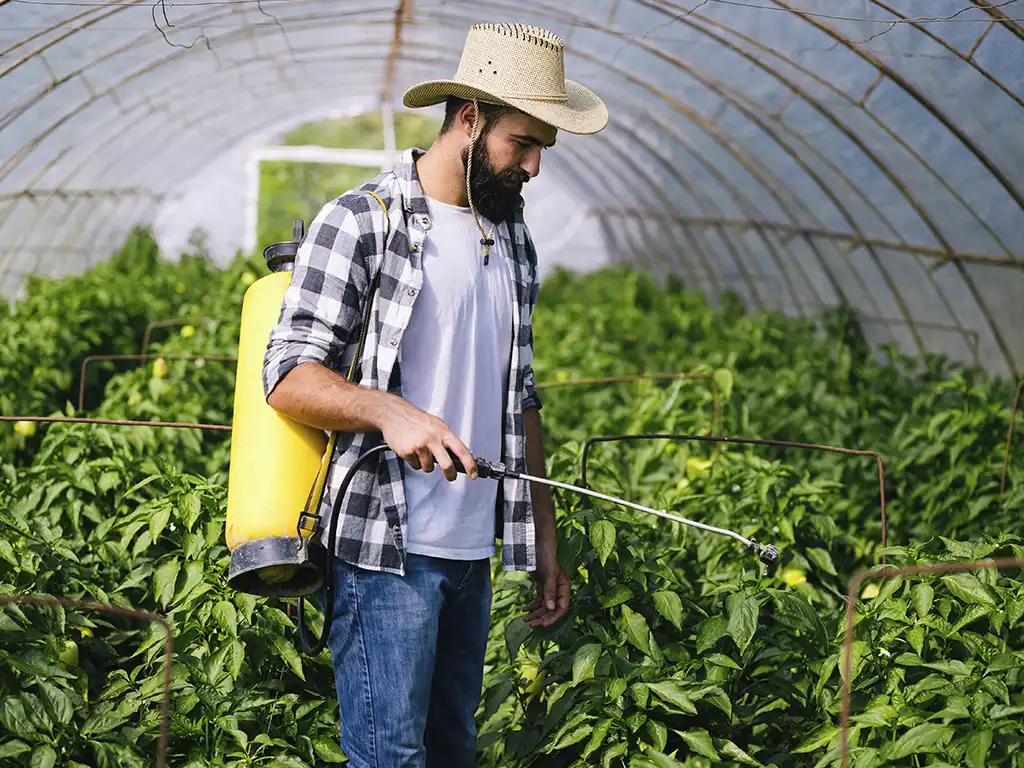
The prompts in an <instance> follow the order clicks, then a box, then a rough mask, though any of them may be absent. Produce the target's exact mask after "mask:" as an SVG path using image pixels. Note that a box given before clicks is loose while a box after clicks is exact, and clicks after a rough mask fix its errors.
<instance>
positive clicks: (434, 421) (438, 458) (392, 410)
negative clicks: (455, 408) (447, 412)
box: [380, 395, 477, 482]
mask: <svg viewBox="0 0 1024 768" xmlns="http://www.w3.org/2000/svg"><path fill="white" fill-rule="evenodd" d="M388 399H389V401H390V402H389V403H388V407H387V409H386V412H385V414H384V417H383V418H382V419H381V423H380V430H381V433H382V434H383V436H384V441H385V442H386V443H387V444H388V446H389V447H390V448H391V450H393V451H394V452H395V453H397V454H398V455H399V456H401V457H402V458H403V459H404V460H405V461H406V462H408V464H409V466H410V467H412V468H413V469H422V470H423V471H424V472H433V471H434V465H435V464H436V465H437V466H439V467H440V468H441V472H442V473H443V474H444V476H445V479H446V480H448V481H449V482H450V481H452V480H454V479H455V478H456V477H458V473H457V472H456V471H455V464H454V462H453V461H452V458H451V456H449V455H448V450H449V449H451V452H452V453H454V454H455V455H456V456H457V457H458V459H459V460H460V461H461V462H462V466H463V467H465V468H466V473H467V475H468V476H469V478H470V479H471V480H475V479H476V478H477V466H476V461H475V460H474V459H473V454H472V453H470V451H469V449H468V448H467V447H466V446H465V444H464V443H463V442H462V441H461V440H460V439H459V438H458V436H457V435H456V434H455V433H454V432H452V431H451V430H450V429H449V428H448V425H447V424H445V423H444V422H443V421H442V420H441V419H439V418H437V417H436V416H432V415H431V414H429V413H426V412H425V411H422V410H420V409H419V408H417V407H416V406H415V405H413V404H412V403H410V402H409V401H408V400H404V399H402V398H401V397H398V396H397V395H391V396H389V397H388Z"/></svg>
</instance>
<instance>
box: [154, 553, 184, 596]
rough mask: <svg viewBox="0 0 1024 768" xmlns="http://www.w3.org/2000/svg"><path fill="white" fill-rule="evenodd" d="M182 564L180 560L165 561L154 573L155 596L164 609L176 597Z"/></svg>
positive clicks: (174, 558) (173, 558)
mask: <svg viewBox="0 0 1024 768" xmlns="http://www.w3.org/2000/svg"><path fill="white" fill-rule="evenodd" d="M180 570H181V563H180V562H179V561H178V558H176V557H172V558H171V559H170V560H165V561H164V562H163V564H162V565H160V567H159V568H157V569H156V571H155V572H154V573H153V595H154V597H156V599H157V601H158V602H159V603H160V605H162V606H163V607H164V608H166V607H167V604H168V603H169V602H170V601H171V597H173V596H174V584H175V582H176V581H177V580H178V571H180Z"/></svg>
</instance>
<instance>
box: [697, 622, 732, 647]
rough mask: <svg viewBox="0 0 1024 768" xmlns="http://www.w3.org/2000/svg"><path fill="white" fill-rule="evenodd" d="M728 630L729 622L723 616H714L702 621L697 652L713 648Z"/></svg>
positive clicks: (698, 634)
mask: <svg viewBox="0 0 1024 768" xmlns="http://www.w3.org/2000/svg"><path fill="white" fill-rule="evenodd" d="M728 631H729V624H728V622H727V621H726V620H725V619H724V618H722V617H721V616H713V617H712V618H710V619H705V620H704V621H702V622H701V624H700V630H699V631H698V632H697V653H699V654H700V653H704V651H706V650H708V649H709V648H712V647H713V646H714V645H715V643H717V642H718V641H719V640H721V639H722V638H723V637H725V635H726V633H727V632H728Z"/></svg>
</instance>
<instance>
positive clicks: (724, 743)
mask: <svg viewBox="0 0 1024 768" xmlns="http://www.w3.org/2000/svg"><path fill="white" fill-rule="evenodd" d="M717 741H718V744H717V747H718V751H719V752H721V753H722V754H723V755H725V756H726V757H731V758H732V759H733V760H736V761H737V762H740V763H743V764H744V765H756V766H758V768H763V766H762V765H761V763H759V762H758V761H757V760H755V759H754V758H752V757H751V756H750V755H748V754H747V753H746V752H744V751H743V750H742V749H740V748H739V747H737V746H736V745H735V744H734V743H733V742H731V741H729V740H728V739H717Z"/></svg>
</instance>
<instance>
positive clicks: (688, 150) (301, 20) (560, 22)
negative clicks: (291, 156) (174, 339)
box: [0, 0, 1024, 374]
mask: <svg viewBox="0 0 1024 768" xmlns="http://www.w3.org/2000/svg"><path fill="white" fill-rule="evenodd" d="M760 4H761V7H753V6H756V5H757V3H749V4H745V5H736V4H726V3H723V2H720V0H707V2H703V3H697V2H688V1H687V2H672V1H670V0H603V1H597V0H589V1H585V0H579V1H577V2H564V0H563V2H561V3H555V2H553V0H526V1H525V2H519V3H511V2H508V0H477V1H476V2H473V3H468V2H465V1H461V2H460V1H459V0H451V1H449V2H445V3H443V4H437V3H433V2H429V1H428V0H421V1H420V2H416V0H391V1H390V2H385V1H384V0H381V1H380V2H360V3H358V4H357V5H356V6H355V7H352V4H349V3H346V4H345V6H346V7H345V8H344V9H343V10H342V9H340V8H339V7H338V4H337V3H329V2H326V1H325V0H289V2H288V3H287V4H285V3H264V4H258V3H255V2H251V3H246V2H235V3H230V4H224V3H216V4H214V3H210V4H203V3H201V2H196V3H190V4H188V5H175V4H168V6H167V8H166V13H167V14H168V15H167V16H166V17H165V16H164V12H165V9H164V8H163V7H160V6H159V4H153V3H150V2H148V1H147V0H116V2H100V1H99V0H97V2H96V3H95V4H94V5H88V4H73V5H69V4H46V3H45V2H43V3H38V4H33V5H29V4H22V3H13V2H10V1H9V0H0V53H2V54H3V56H2V57H0V62H2V63H0V93H2V94H3V95H4V98H3V99H2V100H0V104H3V105H4V106H3V107H2V108H0V112H2V113H0V289H2V290H3V292H4V293H5V294H11V293H13V292H14V289H15V287H16V286H17V284H18V282H19V281H20V279H21V277H22V276H23V275H24V274H28V273H34V272H42V273H44V274H63V273H65V272H73V271H76V270H77V269H81V268H83V267H85V266H87V265H88V264H90V263H93V262H94V261H95V260H96V259H99V258H102V257H103V256H104V255H105V253H107V252H109V251H110V250H112V249H113V248H114V247H116V245H117V244H119V241H120V239H121V238H122V237H123V235H124V234H125V232H126V231H127V229H128V228H130V227H131V226H132V225H134V224H136V223H139V222H144V221H147V220H151V219H152V218H154V217H155V215H156V214H157V212H158V211H159V210H160V207H161V205H162V204H163V203H164V201H165V200H166V197H167V195H168V193H169V191H170V190H172V189H173V188H175V187H176V185H178V184H180V183H183V182H185V181H187V180H188V179H189V178H191V177H192V176H193V175H195V174H196V173H198V172H199V171H200V170H201V169H203V168H204V167H206V166H207V165H208V164H209V163H210V162H212V161H213V160H214V159H215V158H216V157H217V156H218V155H220V154H222V153H223V152H225V151H227V150H230V149H231V148H232V147H233V146H236V145H237V144H238V143H239V142H241V141H242V140H244V139H245V138H246V136H248V135H250V134H253V133H254V132H258V131H261V130H263V129H265V128H267V127H270V126H272V125H273V124H274V123H275V121H276V120H278V119H279V117H280V114H282V113H295V112H297V111H303V110H305V111H309V108H310V106H311V105H313V104H314V103H315V101H316V100H317V98H318V97H320V98H323V97H324V95H325V94H328V93H332V92H336V91H343V92H344V93H345V99H346V101H347V102H348V103H351V102H352V101H354V100H355V99H357V98H358V99H362V100H363V102H364V103H366V104H368V105H369V106H370V107H371V108H376V106H377V105H379V104H383V103H388V104H392V105H394V106H396V107H397V104H395V102H400V98H401V93H402V91H403V90H404V89H405V88H406V87H408V85H411V84H412V83H413V82H415V81H418V80H422V79H425V78H426V77H430V76H435V75H436V76H448V75H450V74H451V72H452V71H454V68H455V66H456V65H457V63H458V58H459V55H460V53H461V42H462V36H463V35H464V30H465V28H466V27H468V25H469V24H471V23H473V22H474V21H478V20H481V19H482V18H493V19H509V20H521V21H526V22H528V23H536V24H539V25H541V26H546V27H548V28H550V29H552V30H554V31H556V32H558V33H559V34H561V35H562V36H563V37H564V38H565V40H566V49H567V53H566V60H567V71H568V74H569V76H570V77H576V78H577V79H580V80H583V81H584V82H588V83H589V84H591V85H593V86H594V87H595V89H596V90H598V91H599V93H601V95H602V96H604V97H605V99H606V101H607V102H608V103H609V106H610V110H611V115H612V118H611V120H612V121H611V125H610V127H609V129H608V130H606V131H605V132H603V133H601V134H598V135H597V136H596V137H586V138H584V139H582V140H580V139H577V137H567V138H566V139H564V140H562V141H560V142H559V148H558V150H557V152H554V153H552V155H551V158H550V160H547V159H546V164H547V165H549V166H550V167H551V169H552V174H553V175H556V176H557V178H558V179H559V181H560V182H564V183H565V184H566V185H567V186H569V187H570V188H572V190H573V193H574V195H575V196H576V197H577V198H580V199H584V200H588V201H590V202H591V205H592V216H593V219H594V220H595V221H596V222H597V224H598V226H600V227H601V229H602V231H603V233H604V236H605V239H606V242H607V244H608V246H609V247H610V248H612V249H613V252H614V253H615V258H616V259H618V260H623V261H629V262H633V263H635V264H636V265H637V266H639V267H641V268H644V269H649V270H651V271H652V272H653V273H654V274H656V275H659V276H664V275H666V274H669V273H676V274H680V275H681V276H682V277H683V278H684V279H685V280H687V281H688V282H690V283H692V284H694V285H697V286H700V287H703V288H705V289H706V292H707V293H709V295H712V296H716V295H718V294H720V293H721V292H722V291H723V290H730V289H731V290H737V291H738V292H739V293H740V295H741V296H742V297H743V298H744V299H745V300H746V301H748V302H749V303H750V305H751V306H752V307H753V308H772V309H777V310H780V311H786V312H792V313H794V314H797V315H803V314H807V313H810V312H816V311H818V310H820V309H821V308H823V307H828V306H833V305H835V304H837V303H843V304H846V305H849V306H851V307H853V308H854V309H856V310H857V311H858V312H860V313H861V314H862V315H864V316H865V317H866V318H868V319H870V320H872V323H871V324H870V325H871V326H872V327H877V328H880V329H881V332H883V333H887V334H888V335H889V337H890V338H892V339H897V338H903V340H904V342H905V344H907V345H909V346H908V349H909V350H910V351H913V352H925V351H946V352H949V351H950V349H951V347H950V339H951V338H953V339H957V340H958V342H959V344H960V347H962V349H960V348H958V349H956V350H955V351H954V352H953V354H955V355H959V356H961V357H964V359H968V357H969V356H968V355H967V351H968V347H972V349H971V350H970V351H971V356H973V357H974V358H975V359H981V360H982V361H983V362H984V364H985V365H986V367H988V368H990V369H992V370H993V371H994V372H996V373H1000V374H1005V373H1020V365H1021V364H1022V361H1024V340H1022V338H1024V335H1022V334H1019V333H1014V330H1015V329H1019V327H1020V326H1021V322H1022V320H1024V247H1022V246H1021V238H1020V237H1019V234H1018V233H1019V232H1020V231H1021V228H1022V227H1024V142H1022V141H1021V140H1020V139H1019V138H1017V139H1016V140H1015V139H1014V136H1017V137H1019V136H1020V135H1024V130H1022V129H1024V93H1021V85H1020V80H1019V77H1018V78H1016V79H1015V78H1014V77H1007V74H1008V73H1012V64H1011V65H1010V66H1009V68H1008V66H1007V64H1006V62H1007V61H1009V62H1012V61H1013V60H1014V58H1013V57H1014V56H1016V57H1017V60H1018V61H1019V56H1020V45H1021V42H1022V41H1024V27H1022V24H1021V19H1020V18H1018V17H1024V0H1020V2H1019V5H1020V6H1021V7H1020V9H1019V12H1018V9H1017V8H1016V6H1015V5H1013V4H1011V5H1008V6H1007V5H1004V6H1001V7H999V8H995V7H992V6H991V5H990V4H989V3H987V2H984V0H974V2H973V3H971V2H968V0H962V2H956V0H930V1H929V2H924V1H923V0H868V2H864V0H835V2H832V3H830V4H829V5H828V6H827V8H825V6H822V4H821V3H820V2H817V1H816V0H760ZM968 6H972V7H971V9H970V10H968V11H967V12H966V13H959V14H957V12H958V11H962V10H963V9H964V8H967V7H968ZM158 8H159V10H158ZM825 11H827V12H825ZM954 15H955V18H954V19H953V20H951V21H948V23H947V22H945V21H942V18H943V17H952V16H954ZM143 19H145V22H142V23H139V22H140V21H141V20H143ZM855 19H862V21H860V22H858V21H855ZM926 19H927V20H926ZM133 22H134V23H136V24H138V27H137V28H135V27H132V26H131V24H132V23H133ZM150 22H152V23H150ZM5 30H7V31H6V33H5ZM865 31H867V34H864V33H865ZM676 33H682V34H684V35H685V39H680V38H679V37H678V36H674V35H676ZM83 40H85V41H100V45H99V46H98V47H97V48H96V50H95V52H89V53H85V54H83V52H82V42H81V41H83ZM889 40H899V41H900V45H901V46H902V47H901V48H900V49H899V50H896V49H894V48H893V46H892V45H891V44H890V43H889V42H887V41H889ZM780 41H785V45H779V42H780ZM86 50H88V48H86ZM705 54H710V55H708V56H706V55H705ZM921 60H923V61H926V62H927V63H928V67H931V68H932V69H931V70H930V69H929V68H928V67H922V66H921V65H920V64H918V63H916V62H918V61H921ZM906 62H915V64H914V65H913V66H910V65H908V64H906ZM122 65H123V66H124V67H125V69H124V70H122V71H121V72H118V71H117V67H119V66H122ZM932 70H934V71H936V72H938V73H940V74H939V75H937V76H933V75H930V74H929V72H930V71H932ZM850 72H854V74H850ZM950 72H954V73H955V76H953V77H947V75H948V73H950ZM673 73H675V74H673ZM929 78H931V79H929ZM947 80H949V81H951V82H952V85H950V84H949V83H947V82H946V81H947ZM940 81H941V83H940ZM936 83H940V84H941V85H942V87H937V86H936ZM953 87H962V88H967V89H968V90H970V91H974V90H977V91H979V92H983V93H984V98H985V99H986V101H985V102H984V104H985V107H986V109H988V111H989V113H990V116H991V115H997V116H998V118H999V122H998V123H997V124H996V125H995V127H994V128H993V129H986V130H985V131H983V132H979V130H978V127H977V123H978V121H977V119H976V118H975V117H974V115H973V114H972V110H971V106H972V104H975V105H976V99H964V104H963V105H962V106H961V104H960V101H959V100H958V99H954V98H952V97H951V94H950V93H949V92H948V91H949V90H950V89H951V88H953ZM943 89H945V90H943ZM915 115H916V116H918V117H913V116H915ZM908 116H909V117H908ZM913 120H918V121H919V122H913ZM908 121H909V122H908ZM918 130H921V131H924V132H925V133H927V134H928V135H929V137H930V140H931V141H932V142H934V143H933V144H928V143H922V141H921V140H920V139H919V138H918V136H917V134H916V132H917V131H918ZM584 142H586V143H584ZM947 156H948V157H949V158H952V159H947ZM954 160H955V162H954ZM541 246H542V247H543V243H541ZM904 329H905V335H904ZM941 329H946V331H947V332H948V334H949V335H947V336H944V337H943V336H936V334H941V333H943V331H942V330H941ZM971 339H973V343H969V340H971ZM953 347H956V344H954V345H953Z"/></svg>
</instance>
